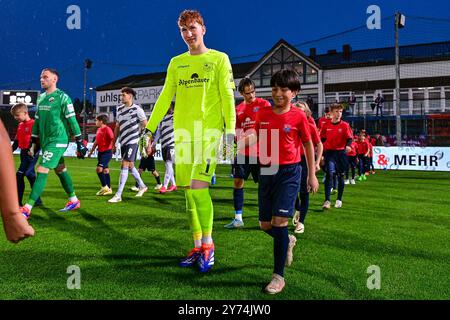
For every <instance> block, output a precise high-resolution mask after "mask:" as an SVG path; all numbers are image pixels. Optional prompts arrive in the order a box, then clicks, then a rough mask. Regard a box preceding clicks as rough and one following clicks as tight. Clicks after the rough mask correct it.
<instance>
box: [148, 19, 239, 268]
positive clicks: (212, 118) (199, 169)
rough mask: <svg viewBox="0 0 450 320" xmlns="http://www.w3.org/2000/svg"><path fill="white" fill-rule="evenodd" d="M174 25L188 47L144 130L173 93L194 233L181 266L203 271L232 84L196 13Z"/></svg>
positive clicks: (209, 262) (231, 111)
mask: <svg viewBox="0 0 450 320" xmlns="http://www.w3.org/2000/svg"><path fill="white" fill-rule="evenodd" d="M178 26H179V28H180V33H181V36H182V38H183V40H184V42H185V43H186V44H187V46H188V49H189V51H188V52H185V53H183V54H181V55H178V56H176V57H174V58H172V60H171V61H170V64H169V66H168V69H167V76H166V80H165V84H164V88H163V90H162V92H161V95H160V97H159V98H158V101H157V102H156V104H155V107H154V109H153V112H152V115H151V116H150V119H149V121H148V124H147V134H150V135H152V134H153V133H154V132H155V130H156V128H157V126H158V124H159V122H160V121H161V120H162V118H163V117H164V115H165V114H166V112H167V110H168V109H169V107H170V103H171V101H172V99H173V97H174V96H176V101H175V112H174V117H173V122H174V138H175V166H176V167H175V168H176V179H177V182H178V185H179V186H182V187H185V197H186V211H187V213H188V219H189V223H190V227H191V230H192V233H193V237H194V248H193V249H192V250H191V251H190V252H189V254H188V255H187V257H186V258H184V259H182V260H181V262H180V265H181V266H183V267H186V266H192V265H194V264H195V263H197V265H198V267H199V269H200V271H201V272H207V271H209V270H210V269H211V268H212V266H213V265H214V242H213V240H212V236H211V235H212V226H213V204H212V201H211V196H210V194H209V184H210V182H211V177H212V175H213V173H214V171H215V168H216V163H217V160H216V153H217V152H218V148H219V142H220V140H221V137H222V135H223V133H224V130H225V133H226V136H227V150H229V152H228V155H227V156H228V157H232V155H231V151H230V149H231V148H230V147H231V146H232V142H233V140H234V132H235V123H236V115H235V108H234V93H233V90H234V88H235V86H234V80H233V72H232V69H231V64H230V61H229V59H228V56H227V55H226V54H224V53H222V52H219V51H216V50H213V49H208V48H207V47H206V46H205V44H204V42H203V36H204V35H205V32H206V28H205V24H204V22H203V18H202V16H201V15H200V13H199V12H197V11H193V10H185V11H183V12H182V13H181V14H180V16H179V18H178ZM224 126H225V129H224Z"/></svg>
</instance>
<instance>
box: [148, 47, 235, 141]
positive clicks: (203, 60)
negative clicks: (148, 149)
mask: <svg viewBox="0 0 450 320" xmlns="http://www.w3.org/2000/svg"><path fill="white" fill-rule="evenodd" d="M234 88H235V85H234V79H233V71H232V69H231V64H230V60H229V59H228V56H227V55H226V54H225V53H223V52H219V51H216V50H213V49H208V51H207V52H205V53H203V54H199V55H191V54H190V53H189V52H186V53H183V54H181V55H179V56H176V57H174V58H172V60H171V61H170V63H169V67H168V68H167V75H166V80H165V83H164V87H163V89H162V91H161V94H160V96H159V98H158V101H157V102H156V104H155V107H154V109H153V112H152V114H151V116H150V119H149V122H148V124H147V129H149V130H150V131H151V132H152V133H154V132H155V131H156V128H157V126H158V124H159V123H160V122H161V120H162V118H163V117H164V115H165V114H166V112H167V110H168V109H169V106H170V103H171V102H172V99H173V97H174V96H176V98H175V111H174V116H173V127H174V130H175V137H174V138H175V143H176V142H177V141H180V134H179V133H180V132H185V133H186V131H187V132H188V133H189V134H190V137H191V139H190V141H200V140H202V139H203V135H202V136H199V135H198V130H196V131H197V132H196V134H195V135H194V128H195V127H196V126H197V127H198V126H199V123H200V122H201V126H202V127H203V130H208V129H217V130H218V131H220V132H223V131H224V127H225V128H226V132H227V133H233V134H234V132H235V124H236V112H235V107H234V91H233V90H234ZM179 129H184V130H181V131H180V130H179ZM177 132H178V133H177Z"/></svg>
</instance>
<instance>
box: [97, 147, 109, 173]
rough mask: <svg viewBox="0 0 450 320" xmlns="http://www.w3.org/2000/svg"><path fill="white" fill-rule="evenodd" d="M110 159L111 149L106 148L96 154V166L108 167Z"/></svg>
mask: <svg viewBox="0 0 450 320" xmlns="http://www.w3.org/2000/svg"><path fill="white" fill-rule="evenodd" d="M111 159H112V150H106V151H103V152H99V153H98V154H97V160H98V161H97V167H102V168H103V169H106V168H109V161H111Z"/></svg>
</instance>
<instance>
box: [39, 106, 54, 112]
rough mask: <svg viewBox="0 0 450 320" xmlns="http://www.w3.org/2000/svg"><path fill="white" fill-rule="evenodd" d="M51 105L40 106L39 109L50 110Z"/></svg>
mask: <svg viewBox="0 0 450 320" xmlns="http://www.w3.org/2000/svg"><path fill="white" fill-rule="evenodd" d="M51 108H52V107H51V106H39V111H50V109H51Z"/></svg>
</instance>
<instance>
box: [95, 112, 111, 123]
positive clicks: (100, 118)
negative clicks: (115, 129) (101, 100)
mask: <svg viewBox="0 0 450 320" xmlns="http://www.w3.org/2000/svg"><path fill="white" fill-rule="evenodd" d="M95 119H97V120H98V121H101V122H103V123H104V124H107V123H108V116H107V115H106V114H99V115H98V116H97V117H96V118H95Z"/></svg>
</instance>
